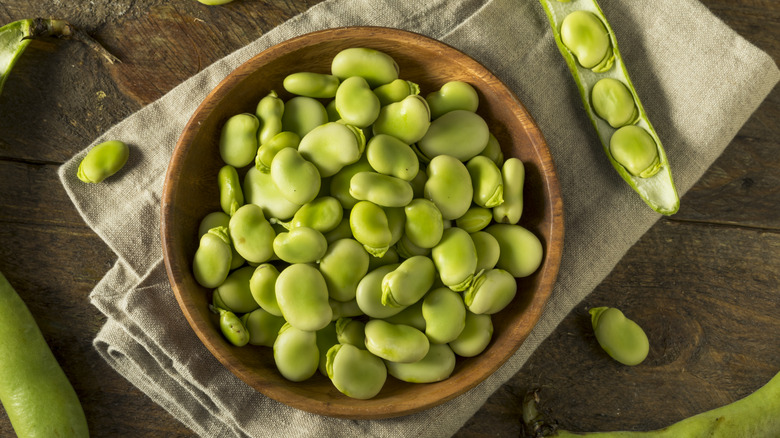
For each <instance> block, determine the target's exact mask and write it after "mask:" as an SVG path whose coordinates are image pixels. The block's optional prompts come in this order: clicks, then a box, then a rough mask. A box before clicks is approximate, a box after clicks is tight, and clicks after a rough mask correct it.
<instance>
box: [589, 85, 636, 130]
mask: <svg viewBox="0 0 780 438" xmlns="http://www.w3.org/2000/svg"><path fill="white" fill-rule="evenodd" d="M590 100H591V104H592V105H593V110H594V111H595V112H596V114H597V115H598V116H599V117H601V118H602V119H604V120H606V121H607V123H609V125H610V126H612V127H613V128H619V127H621V126H624V125H631V124H634V123H635V122H636V121H637V119H639V111H638V110H637V108H636V103H634V96H633V95H632V94H631V91H629V90H628V87H626V86H625V84H623V83H622V82H620V81H619V80H617V79H613V78H604V79H601V80H599V81H598V82H596V83H595V84H594V85H593V88H592V89H591V92H590Z"/></svg>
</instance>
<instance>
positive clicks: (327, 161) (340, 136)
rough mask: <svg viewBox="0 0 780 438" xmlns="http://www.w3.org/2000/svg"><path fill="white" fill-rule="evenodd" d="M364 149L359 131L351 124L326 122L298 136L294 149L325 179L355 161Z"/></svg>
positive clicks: (361, 133) (361, 134) (363, 137)
mask: <svg viewBox="0 0 780 438" xmlns="http://www.w3.org/2000/svg"><path fill="white" fill-rule="evenodd" d="M365 148H366V138H365V136H364V134H363V131H361V130H360V129H357V128H356V127H354V126H352V125H345V124H343V123H337V122H329V123H325V124H323V125H320V126H318V127H316V128H314V129H312V130H311V131H309V133H308V134H306V135H305V136H304V137H303V138H302V139H301V144H300V145H299V146H298V151H299V152H300V153H301V156H302V157H303V158H305V159H306V160H308V161H310V162H312V163H314V165H315V166H317V171H319V174H320V176H321V177H323V178H326V177H329V176H333V175H335V174H336V173H338V172H339V171H340V170H341V169H342V168H343V167H344V166H346V165H349V164H352V163H355V162H357V161H358V160H359V159H360V156H361V154H362V153H363V151H364V150H365Z"/></svg>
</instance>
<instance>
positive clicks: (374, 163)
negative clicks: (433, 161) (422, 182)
mask: <svg viewBox="0 0 780 438" xmlns="http://www.w3.org/2000/svg"><path fill="white" fill-rule="evenodd" d="M366 158H367V159H368V163H369V164H370V165H371V167H372V168H373V169H374V170H376V171H377V172H379V173H382V174H385V175H390V176H394V177H396V178H400V179H402V180H405V181H411V180H412V179H414V177H415V176H417V174H418V173H419V171H420V162H419V160H418V159H417V154H415V153H414V150H412V148H411V147H409V145H408V144H406V143H404V142H402V141H401V140H399V139H397V138H395V137H393V136H390V135H386V134H378V135H375V136H373V137H372V138H371V140H369V141H368V145H367V146H366Z"/></svg>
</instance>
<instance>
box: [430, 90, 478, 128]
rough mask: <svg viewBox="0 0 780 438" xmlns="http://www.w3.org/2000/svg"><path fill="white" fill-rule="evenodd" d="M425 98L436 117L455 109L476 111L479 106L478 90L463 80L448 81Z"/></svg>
mask: <svg viewBox="0 0 780 438" xmlns="http://www.w3.org/2000/svg"><path fill="white" fill-rule="evenodd" d="M425 100H426V101H428V106H429V107H430V108H431V117H432V118H434V119H436V118H438V117H441V116H442V115H444V114H445V113H448V112H450V111H454V110H464V111H471V112H476V111H477V107H478V106H479V96H478V95H477V90H475V89H474V87H472V86H471V85H469V84H467V83H466V82H463V81H450V82H447V83H445V84H444V85H442V86H441V88H440V89H439V90H438V91H434V92H432V93H430V94H428V95H427V96H425Z"/></svg>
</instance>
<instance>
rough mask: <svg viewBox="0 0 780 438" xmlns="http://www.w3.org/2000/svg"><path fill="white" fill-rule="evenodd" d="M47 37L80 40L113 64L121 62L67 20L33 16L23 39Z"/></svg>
mask: <svg viewBox="0 0 780 438" xmlns="http://www.w3.org/2000/svg"><path fill="white" fill-rule="evenodd" d="M47 37H54V38H62V39H67V40H70V39H72V40H76V41H79V42H81V43H83V44H85V45H86V46H87V47H89V48H90V49H92V50H93V51H95V52H96V53H98V54H100V55H101V56H102V57H103V58H105V59H106V60H107V61H108V62H110V63H111V64H114V63H117V62H121V61H120V60H119V58H117V57H116V56H114V55H112V54H111V52H109V51H108V50H107V49H106V48H105V47H103V46H102V45H101V44H100V43H99V42H97V41H95V39H93V38H92V37H91V36H89V35H88V34H87V33H86V32H84V31H83V30H81V29H79V28H77V27H75V26H73V25H72V24H70V23H68V22H67V21H65V20H57V19H53V18H40V17H37V18H33V19H32V20H30V24H29V28H28V29H27V32H26V35H25V36H24V37H23V38H22V39H23V40H27V39H39V38H47Z"/></svg>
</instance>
